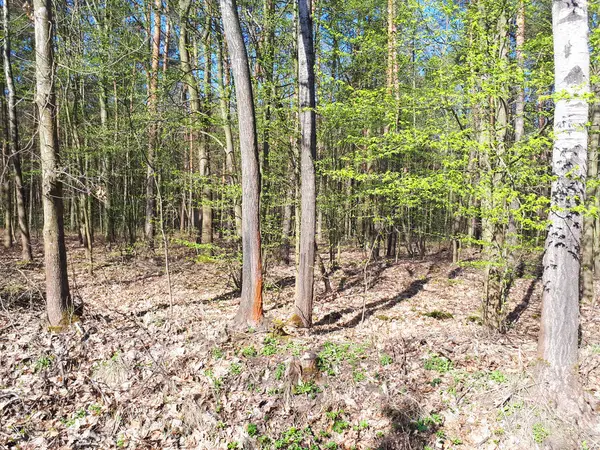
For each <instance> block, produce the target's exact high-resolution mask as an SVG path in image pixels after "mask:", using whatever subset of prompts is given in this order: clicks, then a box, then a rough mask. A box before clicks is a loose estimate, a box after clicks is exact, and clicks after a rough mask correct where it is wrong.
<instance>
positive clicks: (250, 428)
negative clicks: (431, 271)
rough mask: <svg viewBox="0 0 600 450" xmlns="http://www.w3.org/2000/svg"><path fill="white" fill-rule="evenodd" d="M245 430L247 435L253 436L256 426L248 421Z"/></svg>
mask: <svg viewBox="0 0 600 450" xmlns="http://www.w3.org/2000/svg"><path fill="white" fill-rule="evenodd" d="M246 431H247V432H248V436H250V437H254V436H256V435H257V434H258V426H257V425H256V424H255V423H249V424H248V425H246Z"/></svg>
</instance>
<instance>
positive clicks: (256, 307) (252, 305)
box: [219, 0, 263, 326]
mask: <svg viewBox="0 0 600 450" xmlns="http://www.w3.org/2000/svg"><path fill="white" fill-rule="evenodd" d="M219 4H220V6H221V15H222V18H223V28H224V30H225V37H226V38H227V48H228V50H229V56H230V59H231V67H232V71H233V77H234V79H235V92H236V99H237V105H238V122H239V130H240V148H241V154H242V253H243V262H242V297H241V300H240V308H239V311H238V314H237V317H236V322H237V323H238V324H239V325H241V326H244V325H250V326H255V325H257V324H259V323H260V322H261V321H262V318H263V308H262V258H261V245H260V241H261V238H260V171H259V161H258V141H257V136H256V115H255V111H254V100H253V94H252V80H251V79H250V68H249V66H248V55H247V53H246V48H245V46H244V37H243V36H242V30H241V28H240V21H239V17H238V13H237V5H236V2H235V0H219Z"/></svg>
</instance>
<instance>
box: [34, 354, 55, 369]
mask: <svg viewBox="0 0 600 450" xmlns="http://www.w3.org/2000/svg"><path fill="white" fill-rule="evenodd" d="M50 366H52V357H49V356H45V355H43V356H40V357H39V358H38V360H37V361H36V362H35V364H34V366H33V371H34V372H35V373H37V372H41V371H42V370H46V369H49V368H50Z"/></svg>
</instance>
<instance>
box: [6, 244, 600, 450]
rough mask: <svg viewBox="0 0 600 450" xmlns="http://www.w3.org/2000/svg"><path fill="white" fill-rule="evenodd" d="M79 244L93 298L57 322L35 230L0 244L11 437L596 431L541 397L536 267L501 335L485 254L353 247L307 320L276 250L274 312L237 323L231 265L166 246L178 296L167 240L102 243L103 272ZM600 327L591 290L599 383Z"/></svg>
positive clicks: (514, 438)
mask: <svg viewBox="0 0 600 450" xmlns="http://www.w3.org/2000/svg"><path fill="white" fill-rule="evenodd" d="M68 254H69V277H70V283H71V289H72V293H73V295H74V297H75V299H76V302H77V303H78V304H81V303H83V313H82V314H81V320H80V321H79V322H77V323H76V324H75V325H74V326H72V327H71V328H70V329H69V330H68V331H65V332H61V333H57V332H52V331H51V330H49V328H48V324H47V322H46V319H45V313H44V305H43V301H42V291H43V286H44V285H43V277H44V275H43V266H42V264H41V261H42V255H41V249H40V248H39V246H38V247H36V254H35V257H36V263H34V264H31V265H28V266H23V265H20V264H18V249H15V250H13V251H6V250H4V249H2V250H0V299H1V300H2V304H1V305H0V354H1V355H2V358H1V359H0V448H23V449H29V448H199V449H234V448H247V449H253V448H265V449H266V448H268V449H270V448H275V449H280V448H281V449H304V448H306V449H311V450H312V449H353V448H355V449H367V448H371V449H423V448H425V449H427V448H429V449H451V448H455V449H521V448H523V449H525V448H527V449H533V448H540V449H542V448H548V446H553V448H565V449H568V448H581V449H586V448H587V449H592V448H600V443H599V442H600V441H598V440H595V439H594V438H593V437H590V436H585V435H584V434H581V433H580V432H579V431H578V430H577V429H575V428H574V427H573V429H572V430H570V431H567V432H565V429H566V428H565V426H566V427H567V429H568V424H566V425H565V423H564V422H563V421H561V418H560V417H555V415H554V414H553V411H552V409H551V408H548V407H544V406H543V405H542V404H540V403H539V402H536V400H535V398H534V387H535V384H534V382H533V378H532V371H533V370H534V367H535V362H536V339H537V333H538V329H539V324H538V322H539V313H540V295H541V286H540V285H541V281H540V279H539V278H538V277H536V276H535V275H525V276H524V277H523V278H522V279H520V280H518V282H517V284H516V286H515V287H514V289H513V291H512V299H511V304H510V305H509V306H510V307H509V310H510V315H509V318H510V322H511V327H510V330H509V332H508V333H507V334H505V335H499V334H495V333H491V332H489V331H488V330H487V329H486V328H484V327H482V326H481V324H480V321H479V316H478V314H479V306H480V292H481V287H482V271H481V269H480V268H477V265H476V264H469V263H466V264H461V265H453V264H451V263H450V262H449V261H448V256H449V255H448V254H447V252H445V251H443V250H442V251H438V252H437V253H435V254H430V255H428V256H427V257H426V258H424V259H400V260H398V261H394V260H380V261H376V262H370V263H368V264H367V261H366V256H365V255H364V254H363V253H361V252H360V251H350V250H348V251H345V252H342V254H341V258H340V268H339V269H338V270H336V271H335V272H334V273H333V274H332V275H331V282H332V287H333V291H334V292H333V293H328V294H324V293H323V292H322V291H323V283H322V282H321V280H317V283H316V284H317V291H318V296H317V300H316V303H315V326H314V327H313V329H312V330H310V331H306V330H301V329H296V328H293V327H291V326H289V325H287V323H286V320H287V318H289V317H290V316H291V312H292V307H293V297H294V277H293V276H294V270H293V267H284V266H275V267H271V268H269V271H268V273H267V274H266V283H265V296H264V298H265V312H266V316H267V317H268V318H269V321H270V324H271V325H270V326H269V329H266V330H249V331H248V332H244V333H240V332H236V331H233V330H231V329H228V325H229V324H230V323H231V320H232V318H233V317H234V315H235V312H236V308H237V305H238V302H239V298H238V297H237V294H236V292H235V290H234V289H233V287H232V284H231V283H230V281H229V277H228V274H227V268H226V267H225V266H224V265H223V264H221V263H218V262H210V261H207V258H203V259H202V262H198V261H197V260H196V259H195V256H196V255H195V253H194V252H193V250H190V249H186V248H183V247H177V246H174V247H173V248H171V251H170V272H171V291H172V306H171V305H170V300H169V283H168V282H167V277H166V275H165V269H164V259H163V256H162V253H161V251H160V250H158V251H157V253H156V255H155V256H148V255H147V254H144V255H143V254H141V253H136V252H135V251H134V250H133V249H125V248H124V247H123V248H120V247H114V248H112V249H110V250H109V249H106V248H104V247H101V246H100V247H97V248H96V249H95V255H94V257H95V266H94V275H93V276H90V275H89V274H88V273H87V267H86V258H85V253H84V251H83V249H82V248H81V246H80V245H79V243H78V242H77V241H76V239H70V240H69V248H68ZM365 267H366V269H365ZM530 272H531V271H530ZM365 281H366V284H367V285H366V286H365ZM599 329H600V315H599V314H598V313H597V307H596V306H595V305H589V304H584V305H582V338H581V352H580V361H581V364H580V374H581V379H582V381H583V383H584V387H585V389H586V390H588V391H589V393H590V394H591V395H593V396H595V397H596V398H598V397H599V395H600V393H599V392H598V390H599V388H600V384H599V379H600V333H599V331H600V330H599ZM313 354H314V355H316V356H317V370H316V371H313V372H311V371H309V370H305V371H302V372H303V373H302V375H301V376H300V378H299V379H298V373H299V372H298V368H299V367H301V366H302V364H304V361H305V360H307V359H308V358H309V357H313Z"/></svg>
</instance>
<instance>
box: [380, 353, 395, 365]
mask: <svg viewBox="0 0 600 450" xmlns="http://www.w3.org/2000/svg"><path fill="white" fill-rule="evenodd" d="M393 362H394V360H393V359H392V357H391V356H390V355H386V354H385V353H383V354H382V355H381V356H380V357H379V364H381V365H382V366H389V365H390V364H392V363H393Z"/></svg>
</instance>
